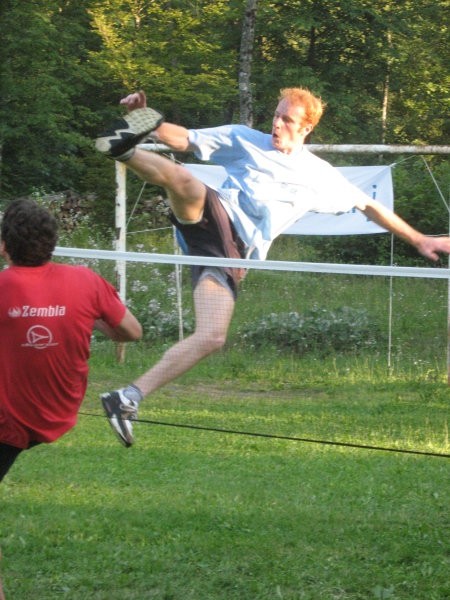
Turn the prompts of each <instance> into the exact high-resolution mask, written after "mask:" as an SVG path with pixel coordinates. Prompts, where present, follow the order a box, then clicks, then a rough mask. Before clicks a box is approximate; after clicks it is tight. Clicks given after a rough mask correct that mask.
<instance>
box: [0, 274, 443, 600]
mask: <svg viewBox="0 0 450 600" xmlns="http://www.w3.org/2000/svg"><path fill="white" fill-rule="evenodd" d="M388 285H389V282H388V281H385V280H380V278H369V277H367V278H354V279H351V280H350V279H349V278H345V277H333V276H321V277H320V276H314V275H302V276H299V275H298V274H297V275H294V274H282V276H280V275H279V274H270V273H266V274H264V275H260V274H256V273H255V274H250V276H249V277H248V278H247V279H246V280H245V282H244V285H243V287H244V290H243V291H244V292H245V293H243V294H242V300H240V302H239V304H238V308H237V311H236V318H235V321H234V323H233V327H232V331H231V336H230V340H229V343H228V347H227V348H226V349H225V350H224V351H223V352H221V353H220V354H218V355H216V356H213V357H210V358H209V359H207V360H206V361H205V362H203V363H202V364H200V365H198V366H197V367H196V368H195V369H194V370H193V371H191V372H190V373H188V374H186V375H185V376H183V377H182V378H180V379H179V380H177V381H176V382H174V383H172V384H170V385H168V386H167V387H165V388H163V389H161V390H159V391H158V392H157V393H155V394H154V395H153V396H152V397H151V398H149V399H148V400H147V401H146V402H145V403H144V404H143V405H142V409H141V411H140V418H141V420H142V422H140V423H137V424H136V425H135V432H136V440H137V441H136V444H135V446H133V447H132V448H130V449H125V448H123V447H122V446H121V445H120V444H119V443H118V442H117V440H116V438H115V437H114V436H113V434H112V432H111V431H110V428H109V426H108V424H107V423H106V421H105V419H104V418H103V416H102V414H101V411H100V406H99V402H98V395H99V393H100V392H102V391H105V390H107V389H112V388H114V387H116V386H119V385H122V384H124V383H127V382H128V381H130V380H131V379H132V378H133V377H134V376H136V375H137V374H138V373H141V372H142V371H143V370H144V368H147V367H148V366H149V365H150V364H151V363H152V362H153V361H154V360H155V359H156V358H157V357H158V356H159V355H160V353H161V344H160V343H158V342H157V341H155V343H154V344H153V343H150V344H149V343H148V342H147V343H145V344H144V343H139V344H135V345H131V346H129V347H127V350H126V360H125V362H124V363H123V364H118V363H117V362H116V358H115V352H114V347H113V345H112V344H111V343H108V342H98V341H95V342H94V344H93V352H92V359H91V375H90V384H89V388H88V393H87V396H86V399H85V402H84V404H83V407H82V414H81V415H80V420H79V424H78V426H77V427H76V428H75V429H74V430H72V431H71V432H70V433H69V434H67V435H66V436H64V437H63V438H62V439H60V440H59V441H58V442H56V443H55V444H52V445H50V446H40V447H38V448H36V449H33V450H32V451H30V452H28V453H24V454H23V455H22V456H21V457H20V458H19V460H18V462H17V464H16V465H15V466H14V468H13V469H12V470H11V473H10V474H9V475H8V476H7V478H6V479H5V481H4V482H3V483H2V485H1V486H0V510H1V518H0V546H1V548H2V552H3V560H2V563H1V571H2V575H3V579H4V587H5V592H6V597H7V600H28V599H31V598H33V599H36V600H53V599H57V598H67V599H70V600H75V599H76V600H80V599H83V600H84V599H86V600H146V599H156V600H278V599H284V600H301V599H305V600H371V599H382V598H383V599H387V598H389V599H391V600H448V599H449V598H450V578H449V572H450V542H449V540H450V511H449V508H450V502H449V497H450V462H449V459H448V458H445V457H436V456H431V454H434V453H436V454H450V443H449V433H448V423H449V412H450V411H449V408H450V403H449V394H450V392H449V388H448V385H447V365H446V350H447V347H446V346H447V289H446V286H447V283H446V282H439V281H431V282H430V281H422V280H418V281H411V280H404V281H396V282H395V284H394V319H393V331H392V335H393V338H392V353H391V364H390V365H388V364H387V349H386V345H385V344H384V343H383V345H382V346H380V347H379V348H377V349H375V350H371V352H364V353H354V354H353V355H350V354H347V355H326V356H320V355H307V356H304V357H302V358H299V357H296V356H293V355H290V354H287V353H284V354H283V353H276V352H273V350H272V349H271V348H267V349H262V350H261V351H259V352H254V351H253V350H251V349H248V348H243V347H242V346H241V344H240V339H239V333H238V332H239V328H240V326H241V325H242V323H245V322H249V321H252V319H256V318H258V316H259V315H261V314H264V313H265V312H271V311H279V310H286V309H289V310H301V309H303V308H305V307H306V308H307V307H309V306H314V305H317V304H320V305H324V306H328V307H335V306H341V305H351V306H356V307H358V306H363V307H365V308H367V309H368V310H369V311H370V312H371V314H373V315H374V316H375V318H376V320H377V321H378V322H379V324H380V326H381V327H382V329H383V331H384V332H387V321H388V319H387V298H388ZM186 303H187V304H188V303H189V298H188V299H187V300H186ZM155 422H158V423H160V424H155ZM190 425H192V426H199V427H205V428H208V427H209V428H216V429H227V430H235V431H239V432H243V433H244V434H238V433H234V434H233V433H224V432H220V431H208V430H200V429H195V428H189V427H186V426H190ZM251 433H259V434H265V435H267V436H268V437H256V436H253V435H250V434H251ZM271 436H272V437H271ZM276 436H285V437H291V438H302V439H309V440H322V441H324V442H337V443H344V444H360V445H365V446H380V447H383V448H389V449H392V450H395V451H386V450H373V449H364V448H355V447H346V446H340V445H333V444H323V443H316V442H314V443H313V442H306V441H296V440H294V439H292V440H287V439H279V437H278V438H277V437H276ZM401 450H409V451H418V452H423V453H430V456H426V455H421V454H407V453H402V452H401Z"/></svg>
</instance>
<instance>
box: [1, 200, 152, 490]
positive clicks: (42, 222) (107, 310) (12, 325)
mask: <svg viewBox="0 0 450 600" xmlns="http://www.w3.org/2000/svg"><path fill="white" fill-rule="evenodd" d="M56 241H57V222H56V219H55V218H54V217H53V215H52V214H51V213H50V212H49V211H48V210H46V209H45V208H43V207H41V206H39V205H38V204H36V203H35V202H33V201H31V200H17V201H15V202H13V203H12V204H10V205H9V206H8V208H7V209H6V211H5V213H4V215H3V221H2V224H1V242H0V251H1V254H2V255H3V257H4V258H5V259H6V261H7V263H8V265H9V267H8V268H7V269H5V270H3V271H1V272H0V338H1V340H2V343H1V344H0V481H1V480H2V479H3V477H4V476H5V475H6V473H7V472H8V470H9V469H10V467H11V466H12V464H13V463H14V461H15V460H16V458H17V456H18V455H19V454H20V453H21V452H22V451H23V450H26V449H29V448H31V447H33V446H35V445H36V444H39V443H50V442H53V441H55V440H56V439H58V438H59V437H60V436H62V435H63V434H64V433H66V432H67V431H68V430H69V429H71V428H72V427H73V426H74V425H75V423H76V421H77V413H78V409H79V407H80V405H81V402H82V400H83V397H84V394H85V391H86V386H87V376H88V369H89V367H88V359H89V355H90V340H91V335H92V331H93V329H98V330H100V331H101V332H103V333H104V334H105V335H106V336H108V337H109V338H111V339H112V340H114V341H119V342H127V341H132V340H137V339H139V338H141V336H142V328H141V325H140V323H139V322H138V321H137V319H136V318H135V317H134V316H133V315H132V314H131V312H130V311H129V310H128V309H127V308H126V306H125V305H124V304H123V303H122V302H121V300H120V298H119V296H118V294H117V292H116V290H115V289H114V287H113V286H112V285H111V284H110V283H108V282H107V281H106V280H104V279H103V278H102V277H100V276H99V275H98V274H97V273H95V272H94V271H92V270H91V269H88V268H87V267H82V266H73V265H65V264H58V263H54V262H52V261H51V257H52V253H53V250H54V248H55V245H56Z"/></svg>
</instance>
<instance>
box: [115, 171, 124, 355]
mask: <svg viewBox="0 0 450 600" xmlns="http://www.w3.org/2000/svg"><path fill="white" fill-rule="evenodd" d="M115 168H116V203H115V232H116V237H115V240H114V249H115V250H116V251H118V252H125V251H126V244H127V240H126V236H127V223H126V207H127V197H126V179H127V168H126V166H125V165H124V164H123V163H121V162H118V161H115ZM115 274H116V287H117V290H118V292H119V296H120V299H121V300H122V302H123V303H125V302H126V289H127V277H126V261H125V260H116V264H115ZM116 358H117V362H119V363H123V362H124V360H125V344H124V343H123V342H118V343H117V345H116Z"/></svg>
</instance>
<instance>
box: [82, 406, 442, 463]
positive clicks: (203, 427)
mask: <svg viewBox="0 0 450 600" xmlns="http://www.w3.org/2000/svg"><path fill="white" fill-rule="evenodd" d="M79 414H80V415H86V416H88V417H101V418H103V419H106V418H107V417H105V416H104V415H96V414H93V413H87V412H81V411H80V412H79ZM133 423H147V424H149V425H164V426H166V427H180V428H183V429H197V430H200V431H213V432H215V433H229V434H234V435H247V436H251V437H261V438H270V439H273V440H287V441H291V442H305V443H308V444H322V445H325V446H341V447H345V448H359V449H361V450H378V451H381V452H398V453H400V454H419V455H421V456H435V457H438V458H450V454H444V453H441V452H425V451H424V450H407V449H406V448H390V447H386V446H370V445H367V444H356V443H352V442H335V441H332V440H317V439H313V438H303V437H295V436H290V435H278V434H274V433H258V432H254V431H238V430H236V429H222V428H220V427H207V426H206V425H190V424H185V423H167V422H165V421H152V420H149V419H135V420H133Z"/></svg>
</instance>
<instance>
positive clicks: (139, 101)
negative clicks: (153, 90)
mask: <svg viewBox="0 0 450 600" xmlns="http://www.w3.org/2000/svg"><path fill="white" fill-rule="evenodd" d="M120 104H123V105H125V106H126V107H127V110H128V111H132V110H136V108H146V107H147V96H146V95H145V92H144V91H142V90H139V92H134V93H133V94H128V96H125V98H122V100H121V101H120Z"/></svg>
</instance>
